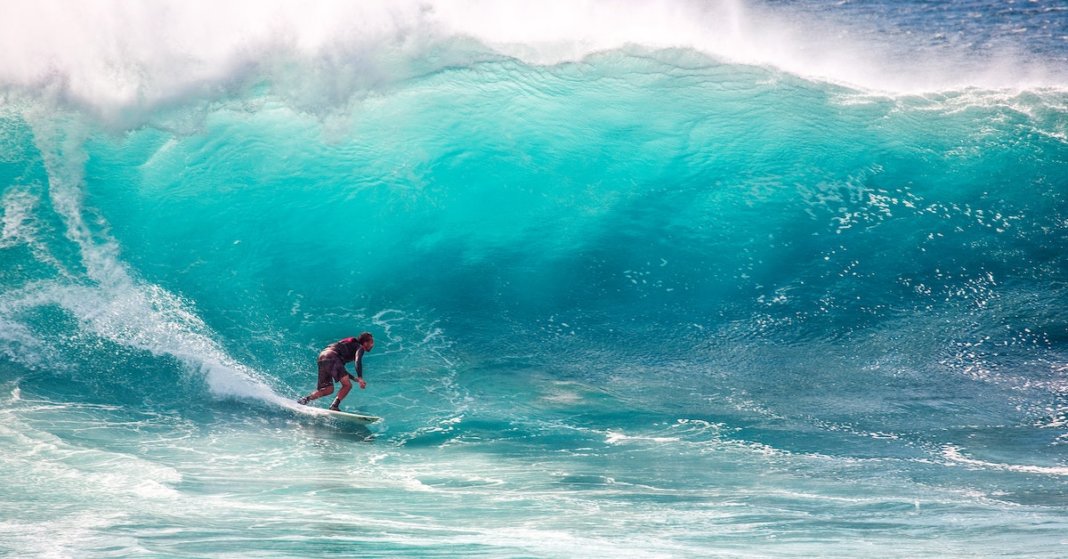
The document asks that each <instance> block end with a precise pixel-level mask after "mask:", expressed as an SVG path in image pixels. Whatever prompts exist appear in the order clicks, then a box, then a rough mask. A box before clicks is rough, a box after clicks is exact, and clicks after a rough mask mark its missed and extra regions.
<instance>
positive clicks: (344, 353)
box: [326, 338, 366, 378]
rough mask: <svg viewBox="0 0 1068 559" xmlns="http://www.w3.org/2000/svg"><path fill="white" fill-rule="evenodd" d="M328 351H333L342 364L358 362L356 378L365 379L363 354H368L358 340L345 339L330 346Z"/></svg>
mask: <svg viewBox="0 0 1068 559" xmlns="http://www.w3.org/2000/svg"><path fill="white" fill-rule="evenodd" d="M326 350H327V351H333V352H334V353H336V354H337V356H338V357H339V358H340V359H341V362H342V363H348V362H350V361H355V362H356V377H357V378H363V354H364V353H366V352H365V351H364V349H363V345H361V344H360V342H358V341H356V338H345V339H344V340H339V341H337V342H334V343H333V344H330V345H329V346H327V348H326Z"/></svg>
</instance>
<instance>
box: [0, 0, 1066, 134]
mask: <svg viewBox="0 0 1068 559" xmlns="http://www.w3.org/2000/svg"><path fill="white" fill-rule="evenodd" d="M4 15H5V17H3V18H0V52H4V53H5V56H3V57H2V58H0V91H2V90H3V88H5V87H6V88H16V89H29V90H33V91H36V92H38V94H40V93H45V94H48V95H53V96H56V97H59V98H62V99H67V100H70V101H73V102H75V103H78V104H83V105H87V106H89V107H92V108H93V109H95V110H97V111H99V112H101V113H103V114H106V115H110V116H112V117H115V118H119V117H121V115H123V114H125V113H129V111H130V110H131V109H135V108H145V107H152V106H157V105H160V104H163V105H167V104H174V103H177V102H179V101H180V100H181V99H183V98H187V97H190V96H208V97H210V96H212V95H217V94H218V93H219V91H220V90H225V89H227V88H228V87H234V86H241V85H242V84H245V83H246V82H247V81H249V80H250V79H251V80H252V81H257V80H258V79H260V78H262V77H264V76H272V77H273V79H274V80H275V82H276V83H277V82H287V83H288V84H289V85H290V86H292V87H294V88H296V89H297V90H299V91H298V92H297V93H296V94H297V95H308V94H309V93H308V91H307V90H306V89H302V88H303V87H304V85H303V84H306V83H308V82H316V83H319V85H322V86H324V87H318V88H317V91H316V93H315V94H314V95H320V96H325V98H323V99H318V100H313V101H312V102H311V103H309V105H315V104H316V103H318V102H322V103H329V102H336V101H338V99H336V98H334V99H331V97H338V96H340V97H346V96H349V95H352V94H353V92H354V90H359V89H367V88H374V87H376V86H380V85H382V84H389V83H395V82H396V81H398V80H403V79H407V78H408V77H411V76H412V75H415V74H418V73H420V72H424V71H433V70H434V69H436V68H437V67H443V66H447V65H450V64H452V63H455V62H456V60H454V59H453V58H450V57H451V56H453V55H460V53H457V52H450V51H451V50H455V48H460V50H464V49H475V50H479V49H481V50H482V51H483V54H487V49H488V51H489V52H496V53H499V54H503V55H506V56H512V57H516V58H519V59H521V60H524V61H526V62H529V63H535V64H556V63H559V62H564V61H573V60H580V59H582V58H583V57H586V56H588V55H590V54H592V53H597V52H602V51H607V50H615V49H620V48H627V47H629V46H632V45H636V46H639V47H642V48H651V49H670V48H686V49H693V50H696V51H699V52H702V53H705V54H707V55H709V56H712V57H714V58H716V59H720V60H724V61H727V62H732V63H741V64H755V65H761V66H770V67H775V68H779V69H782V70H785V71H787V72H790V73H794V74H797V75H800V76H805V77H812V78H817V79H823V80H828V81H832V82H835V83H843V84H850V85H854V86H858V87H860V88H866V89H873V90H880V91H889V92H917V91H933V90H943V89H946V88H954V89H959V88H964V87H980V88H992V89H1001V88H1009V89H1020V88H1031V87H1042V86H1058V87H1059V86H1063V85H1064V84H1065V81H1064V76H1063V74H1064V72H1063V69H1062V68H1059V67H1058V68H1052V67H1051V65H1052V64H1053V63H1052V62H1042V61H1027V60H1026V59H1025V57H1024V56H1023V55H1019V54H1016V53H1011V52H1003V53H1001V54H999V55H996V56H994V57H990V56H986V57H983V58H982V59H979V58H976V55H973V54H968V53H960V52H950V51H940V52H938V53H936V54H933V55H932V54H928V55H926V56H925V55H922V54H920V53H917V52H914V49H912V48H911V47H910V46H909V45H906V44H895V41H896V42H897V43H904V42H905V40H906V39H904V38H901V39H895V38H888V37H885V36H883V37H878V36H877V34H876V33H874V32H865V31H864V30H854V32H853V33H852V34H851V33H850V32H848V31H847V30H843V29H840V28H836V27H834V26H833V25H832V24H830V23H828V22H824V21H819V20H817V19H815V18H814V16H801V15H799V14H796V13H790V12H789V11H784V8H781V7H780V8H777V9H775V10H772V9H770V8H766V7H757V6H755V5H752V4H750V3H747V2H743V1H741V0H720V1H717V2H697V1H696V0H662V1H642V2H639V1H631V2H624V3H621V2H618V1H610V0H584V1H564V0H557V1H547V2H537V3H520V2H497V1H488V0H432V1H419V0H393V1H385V0H382V1H377V2H349V1H343V0H334V1H330V0H319V1H317V2H315V3H311V4H308V3H305V2H297V1H295V0H230V1H228V2H221V3H220V2H210V1H207V0H181V1H179V0H159V1H155V2H132V1H125V0H96V1H94V2H77V3H71V2H66V1H64V0H21V1H19V0H17V1H14V2H8V3H7V4H6V6H5V14H4ZM872 37H877V38H872ZM472 40H473V41H474V43H475V44H481V45H482V47H475V44H473V43H472ZM465 41H466V42H465ZM458 45H466V46H462V47H458ZM431 52H433V53H434V54H435V56H436V58H437V59H439V60H440V61H441V62H439V63H434V62H432V61H431V58H435V57H428V56H425V55H426V54H427V53H431ZM476 57H477V56H476ZM435 64H437V66H436V67H435ZM293 71H296V72H297V74H298V75H297V76H290V77H288V78H286V77H285V76H286V75H287V74H289V73H290V72H293Z"/></svg>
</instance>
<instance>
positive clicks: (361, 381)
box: [356, 378, 367, 390]
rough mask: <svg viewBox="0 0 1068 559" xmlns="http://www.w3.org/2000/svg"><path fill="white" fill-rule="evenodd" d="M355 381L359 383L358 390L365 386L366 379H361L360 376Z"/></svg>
mask: <svg viewBox="0 0 1068 559" xmlns="http://www.w3.org/2000/svg"><path fill="white" fill-rule="evenodd" d="M356 382H358V383H360V390H363V389H364V388H367V381H365V380H363V379H362V378H358V379H356Z"/></svg>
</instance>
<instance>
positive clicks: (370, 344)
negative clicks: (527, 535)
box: [363, 340, 375, 351]
mask: <svg viewBox="0 0 1068 559" xmlns="http://www.w3.org/2000/svg"><path fill="white" fill-rule="evenodd" d="M374 347H375V341H374V340H367V341H365V342H363V350H364V351H371V350H372V349H374Z"/></svg>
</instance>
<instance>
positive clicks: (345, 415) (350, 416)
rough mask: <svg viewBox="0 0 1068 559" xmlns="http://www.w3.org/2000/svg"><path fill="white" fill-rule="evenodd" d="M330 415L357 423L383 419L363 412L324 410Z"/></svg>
mask: <svg viewBox="0 0 1068 559" xmlns="http://www.w3.org/2000/svg"><path fill="white" fill-rule="evenodd" d="M322 411H323V412H324V413H326V415H327V416H328V417H332V418H334V419H339V420H341V421H353V422H356V423H376V422H379V421H382V418H381V417H378V416H377V415H364V414H362V413H349V412H347V411H334V410H322Z"/></svg>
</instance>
